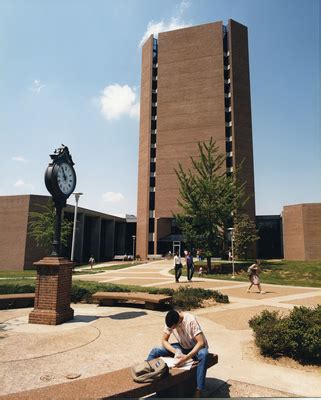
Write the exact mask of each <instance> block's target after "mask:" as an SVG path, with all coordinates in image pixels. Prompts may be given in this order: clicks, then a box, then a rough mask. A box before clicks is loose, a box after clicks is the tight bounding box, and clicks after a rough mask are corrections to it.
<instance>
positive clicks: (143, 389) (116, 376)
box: [0, 353, 218, 400]
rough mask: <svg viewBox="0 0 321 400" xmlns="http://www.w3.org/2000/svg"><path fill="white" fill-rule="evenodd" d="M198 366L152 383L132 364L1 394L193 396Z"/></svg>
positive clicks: (213, 358) (9, 399)
mask: <svg viewBox="0 0 321 400" xmlns="http://www.w3.org/2000/svg"><path fill="white" fill-rule="evenodd" d="M217 362H218V357H217V355H216V354H211V353H210V354H209V356H208V360H207V368H210V367H212V366H213V365H215V364H217ZM195 388H196V366H193V367H192V368H191V369H190V370H184V369H178V368H172V369H170V373H169V375H168V376H166V377H164V378H162V379H161V380H159V381H156V382H152V383H136V382H134V381H133V378H132V375H131V369H130V368H124V369H121V370H118V371H113V372H109V373H106V374H102V375H97V376H93V377H90V378H84V379H79V380H75V381H71V382H67V383H61V384H58V385H52V386H46V387H43V388H39V389H33V390H28V391H25V392H19V393H13V394H9V395H5V396H0V398H1V399H2V400H19V399H28V400H33V399H34V400H39V399H42V400H52V399H55V400H62V399H68V400H69V399H73V400H74V399H75V400H80V399H110V398H139V397H143V396H148V395H151V394H153V393H156V395H157V397H159V398H186V397H193V394H194V391H195Z"/></svg>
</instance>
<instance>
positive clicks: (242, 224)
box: [233, 214, 260, 259]
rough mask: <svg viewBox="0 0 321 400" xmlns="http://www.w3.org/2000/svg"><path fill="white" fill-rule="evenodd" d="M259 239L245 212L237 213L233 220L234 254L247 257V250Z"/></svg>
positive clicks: (238, 256)
mask: <svg viewBox="0 0 321 400" xmlns="http://www.w3.org/2000/svg"><path fill="white" fill-rule="evenodd" d="M258 239H260V237H259V235H258V231H257V229H256V226H255V224H254V222H253V221H251V220H250V218H249V216H248V215H246V214H240V215H237V216H236V218H235V220H234V241H233V244H234V254H235V255H236V257H237V258H245V259H246V258H247V254H248V250H249V249H250V248H251V247H252V246H253V245H254V243H255V242H256V241H257V240H258Z"/></svg>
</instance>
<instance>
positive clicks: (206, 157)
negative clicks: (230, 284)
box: [174, 138, 246, 271]
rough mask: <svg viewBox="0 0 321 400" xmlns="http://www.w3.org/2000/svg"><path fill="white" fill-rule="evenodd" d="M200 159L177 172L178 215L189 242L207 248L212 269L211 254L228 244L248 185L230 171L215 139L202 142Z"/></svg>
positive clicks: (180, 167) (205, 252)
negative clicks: (229, 231)
mask: <svg viewBox="0 0 321 400" xmlns="http://www.w3.org/2000/svg"><path fill="white" fill-rule="evenodd" d="M198 149H199V158H198V159H194V158H193V157H191V162H192V167H191V168H189V169H188V170H187V171H184V170H183V168H182V165H181V164H179V168H178V170H175V173H176V175H177V177H178V180H179V183H180V189H179V193H180V198H179V199H178V205H179V206H180V208H181V209H182V212H181V213H177V214H174V218H175V219H176V221H177V224H178V226H179V228H180V229H181V230H182V232H183V235H184V236H185V239H186V241H187V242H188V243H193V245H194V246H196V247H197V248H199V249H202V250H203V251H204V254H205V256H206V258H207V268H208V270H209V271H211V256H212V255H213V254H215V252H217V249H218V247H219V246H221V245H222V243H224V240H225V234H226V228H227V227H228V225H229V223H231V216H232V214H233V212H234V213H235V212H236V210H237V209H239V208H240V207H241V206H243V205H244V204H245V202H246V200H245V198H244V184H243V185H239V186H238V185H237V184H236V182H237V180H236V176H235V173H234V176H231V175H228V174H226V168H225V159H226V158H225V154H221V153H219V149H218V146H217V145H216V143H215V141H213V138H211V139H210V141H209V142H208V143H206V142H203V143H200V142H199V143H198Z"/></svg>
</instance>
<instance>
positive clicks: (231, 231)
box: [227, 228, 235, 279]
mask: <svg viewBox="0 0 321 400" xmlns="http://www.w3.org/2000/svg"><path fill="white" fill-rule="evenodd" d="M227 230H228V231H230V235H231V245H232V268H233V273H232V278H233V279H235V275H234V243H233V241H234V233H233V232H234V228H228V229H227Z"/></svg>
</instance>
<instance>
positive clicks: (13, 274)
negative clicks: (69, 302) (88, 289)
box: [0, 262, 144, 282]
mask: <svg viewBox="0 0 321 400" xmlns="http://www.w3.org/2000/svg"><path fill="white" fill-rule="evenodd" d="M140 264H144V263H143V262H129V263H126V264H117V265H111V266H110V267H108V266H107V267H99V268H97V265H96V268H94V269H93V270H92V271H91V270H90V269H84V270H81V271H79V270H78V271H75V272H74V273H73V275H84V274H98V273H99V272H104V271H112V270H116V269H123V268H129V267H133V266H135V265H140ZM102 265H104V264H102ZM85 267H89V265H82V266H81V268H85ZM36 276H37V271H36V270H28V271H1V270H0V279H1V278H2V279H31V278H35V277H36ZM0 282H1V280H0Z"/></svg>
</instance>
